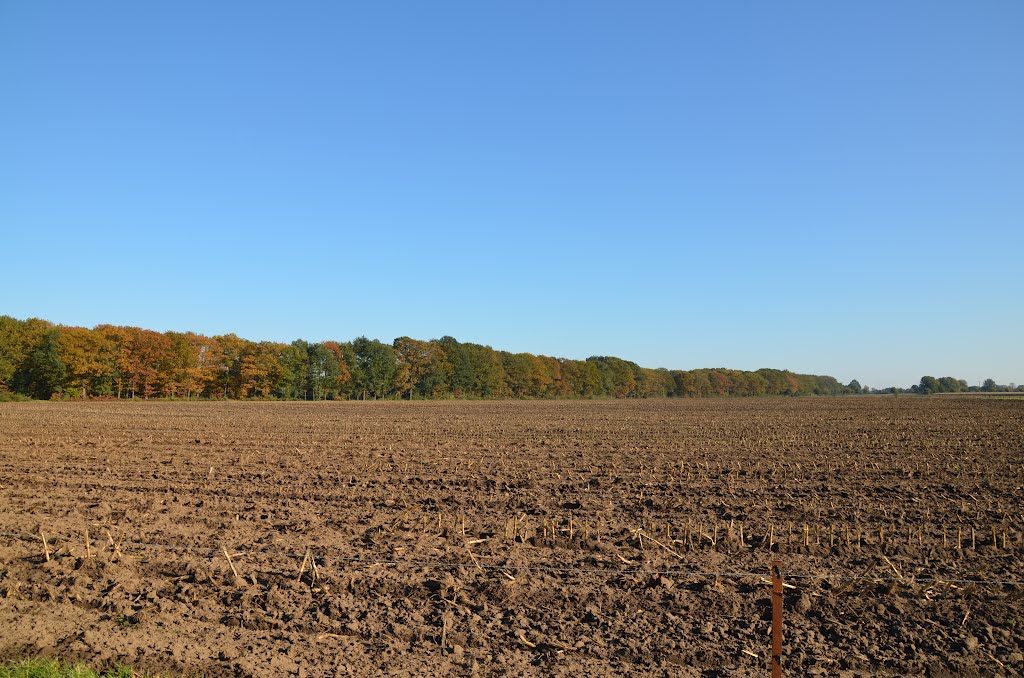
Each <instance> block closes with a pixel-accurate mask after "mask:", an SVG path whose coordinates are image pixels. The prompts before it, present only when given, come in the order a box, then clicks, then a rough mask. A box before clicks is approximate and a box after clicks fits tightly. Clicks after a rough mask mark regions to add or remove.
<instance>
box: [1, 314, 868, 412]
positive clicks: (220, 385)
mask: <svg viewBox="0 0 1024 678" xmlns="http://www.w3.org/2000/svg"><path fill="white" fill-rule="evenodd" d="M0 391H7V392H8V393H16V394H21V395H23V396H28V397H32V398H41V399H47V398H93V397H109V398H154V397H163V398H185V399H197V398H230V399H247V398H279V399H294V400H347V399H360V400H365V399H383V398H396V399H397V398H401V399H429V398H670V397H689V398H702V397H713V396H759V395H841V394H845V393H848V392H851V391H850V389H849V387H847V386H843V385H842V384H840V383H839V382H838V381H836V379H834V378H833V377H829V376H817V375H810V374H795V373H793V372H790V371H788V370H775V369H761V370H757V371H756V372H750V371H741V370H730V369H724V368H719V369H698V370H667V369H650V368H646V367H640V366H639V365H637V364H636V363H633V362H630V361H628V360H622V359H621V358H616V357H612V356H594V357H591V358H587V359H586V360H568V359H564V358H551V357H548V356H543V355H533V354H530V353H509V352H506V351H496V350H494V349H492V348H490V347H489V346H482V345H479V344H472V343H463V342H459V341H457V340H456V339H454V338H452V337H442V338H441V339H433V340H430V341H422V340H418V339H412V338H410V337H399V338H398V339H395V340H394V342H392V343H391V344H387V343H383V342H380V341H377V340H375V339H367V338H366V337H359V338H357V339H354V340H352V341H347V342H339V341H324V342H308V341H304V340H302V339H298V340H296V341H293V342H291V343H290V344H284V343H277V342H270V341H258V342H257V341H248V340H245V339H241V338H239V337H237V336H235V335H234V334H226V335H218V336H213V337H207V336H203V335H201V334H195V333H193V332H163V333H161V332H155V331H152V330H146V329H140V328H137V327H121V326H116V325H98V326H96V327H94V328H92V329H89V328H84V327H65V326H60V325H54V324H52V323H50V322H48V321H45V320H40V319H38V318H30V319H28V320H24V321H23V320H18V319H15V318H12V317H10V316H0Z"/></svg>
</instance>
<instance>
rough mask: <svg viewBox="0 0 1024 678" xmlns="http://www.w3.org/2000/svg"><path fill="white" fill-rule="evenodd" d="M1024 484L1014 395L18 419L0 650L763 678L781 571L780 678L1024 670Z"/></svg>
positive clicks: (262, 663)
mask: <svg viewBox="0 0 1024 678" xmlns="http://www.w3.org/2000/svg"><path fill="white" fill-rule="evenodd" d="M1022 462H1024V401H1017V400H996V399H992V400H989V399H960V398H912V397H900V398H894V397H887V398H835V399H809V398H808V399H750V400H711V401H700V400H692V401H691V400H685V401H684V400H675V401H630V402H622V401H619V402H482V403H450V402H429V403H407V402H399V403H393V402H392V403H316V404H311V403H172V402H104V403H97V402H85V403H48V402H47V403H10V404H4V405H0V658H14V657H22V656H26V655H40V654H42V655H54V656H60V657H63V658H66V659H83V660H86V661H90V662H92V663H94V664H99V665H103V664H114V663H118V662H128V663H131V664H133V665H134V666H137V667H140V668H144V669H150V670H152V669H156V670H166V671H174V672H180V673H189V674H197V675H215V676H216V675H223V676H265V675H282V676H286V675H305V676H336V675H375V674H397V675H403V674H405V675H417V676H419V675H442V674H444V675H451V674H454V675H476V674H480V675H495V674H502V675H503V674H513V675H565V676H570V675H571V676H577V675H614V674H622V675H625V674H629V675H659V676H660V675H665V676H669V675H671V676H680V675H682V676H686V675H695V676H697V675H699V676H726V675H729V676H731V675H738V676H744V675H758V676H760V675H766V673H767V670H768V655H769V647H770V644H769V642H770V641H769V638H770V620H771V610H770V606H771V586H770V581H769V579H768V576H769V574H768V573H769V568H770V565H771V562H772V560H773V559H779V560H781V561H782V564H783V572H784V575H785V577H786V581H787V584H788V585H789V586H791V588H787V589H786V599H785V625H786V628H785V642H784V647H785V653H786V656H785V659H784V666H786V667H787V671H788V675H827V676H836V675H839V676H868V675H872V676H874V675H912V676H914V675H923V676H947V675H1021V673H1022V671H1024V659H1022V652H1024V586H1022V582H1024V567H1022V563H1024V535H1022V528H1024V515H1022V512H1024V509H1022V497H1024V493H1022V486H1024V464H1022ZM86 532H88V541H87V540H86ZM43 537H45V539H46V547H45V548H44V543H43ZM314 565H315V567H314Z"/></svg>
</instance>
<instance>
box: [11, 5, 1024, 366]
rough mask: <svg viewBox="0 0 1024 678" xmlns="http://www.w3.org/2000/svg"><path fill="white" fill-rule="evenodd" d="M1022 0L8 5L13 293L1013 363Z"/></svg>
mask: <svg viewBox="0 0 1024 678" xmlns="http://www.w3.org/2000/svg"><path fill="white" fill-rule="evenodd" d="M1022 36H1024V3H1021V2H1019V0H990V1H989V0H986V1H985V2H947V1H942V0H939V1H936V0H928V1H917V2H913V1H907V2H896V3H894V2H881V1H879V2H848V3H829V2H819V1H817V0H813V1H811V0H808V1H807V2H771V3H765V2H730V3H719V2H692V3H687V2H649V3H626V2H596V1H594V0H587V1H581V2H554V3H552V2H479V1H474V2H443V3H437V2H419V1H416V2H413V1H409V2H389V3H376V2H361V3H338V2H323V3H310V2H294V3H269V2H181V1H176V2H164V3H140V2H109V3H99V4H97V3H56V2H46V1H34V2H21V3H15V2H7V3H3V6H2V7H0V238H2V239H0V244H2V247H0V250H2V261H3V268H2V270H3V272H4V281H3V284H2V287H0V313H3V314H7V315H13V316H15V317H19V318H26V317H30V316H36V317H43V318H46V319H49V320H52V321H54V322H57V323H61V324H67V325H84V326H90V327H91V326H94V325H96V324H99V323H113V324H123V325H137V326H141V327H147V328H151V329H157V330H168V329H176V330H194V331H199V332H203V333H207V334H220V333H227V332H235V333H236V334H238V335H240V336H243V337H246V338H249V339H272V340H281V341H290V340H292V339H294V338H297V337H302V338H306V339H310V340H321V339H328V338H334V339H351V338H353V337H355V336H358V335H367V336H370V337H376V338H380V339H382V340H384V341H390V340H391V339H393V338H394V337H396V336H399V335H409V336H413V337H417V338H423V339H427V338H433V337H440V336H442V335H445V334H450V335H453V336H455V337H457V338H458V339H460V340H463V341H473V342H478V343H483V344H488V345H491V346H493V347H495V348H498V349H504V350H512V351H530V352H533V353H543V354H546V355H555V356H564V357H570V358H585V357H587V356H589V355H594V354H601V355H616V356H619V357H622V358H626V359H630V360H634V361H636V362H638V363H640V364H641V365H644V366H648V367H669V368H683V369H689V368H695V367H717V366H724V367H732V368H738V369H756V368H759V367H780V368H789V369H793V370H796V371H800V372H813V373H819V374H832V375H834V376H836V377H837V378H839V379H840V380H841V381H844V382H846V381H849V380H850V379H853V378H857V379H859V380H860V381H861V382H862V383H866V384H870V385H874V386H886V385H890V384H899V385H908V384H910V383H915V382H916V381H917V380H918V379H919V378H920V377H921V376H922V375H924V374H931V375H934V376H943V375H947V374H948V375H952V376H957V377H961V378H966V379H968V380H969V381H970V382H971V383H977V382H978V381H979V380H981V379H984V378H986V377H992V378H994V379H996V380H997V381H999V382H1001V383H1005V382H1010V381H1015V382H1018V383H1020V382H1024V351H1022V350H1021V346H1022V345H1024V339H1022V337H1024V319H1022V318H1024V313H1022V311H1024V301H1022V300H1024V271H1022V266H1021V264H1022V260H1024V233H1022V231H1024V39H1022Z"/></svg>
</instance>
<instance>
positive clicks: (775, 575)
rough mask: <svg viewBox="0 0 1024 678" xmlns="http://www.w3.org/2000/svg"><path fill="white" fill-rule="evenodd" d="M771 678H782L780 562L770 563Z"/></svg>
mask: <svg viewBox="0 0 1024 678" xmlns="http://www.w3.org/2000/svg"><path fill="white" fill-rule="evenodd" d="M772 678H782V561H779V560H773V561H772Z"/></svg>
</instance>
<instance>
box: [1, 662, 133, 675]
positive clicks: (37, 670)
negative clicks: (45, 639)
mask: <svg viewBox="0 0 1024 678" xmlns="http://www.w3.org/2000/svg"><path fill="white" fill-rule="evenodd" d="M148 675H149V674H142V673H136V672H135V671H134V670H133V669H131V668H129V667H127V666H121V667H118V668H116V669H110V670H108V671H103V672H102V673H97V672H96V671H94V670H92V669H90V668H89V667H88V666H86V665H85V664H80V663H77V664H67V663H65V662H61V661H58V660H56V659H22V660H20V661H16V662H11V663H9V664H3V665H0V678H146V676H148Z"/></svg>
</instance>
